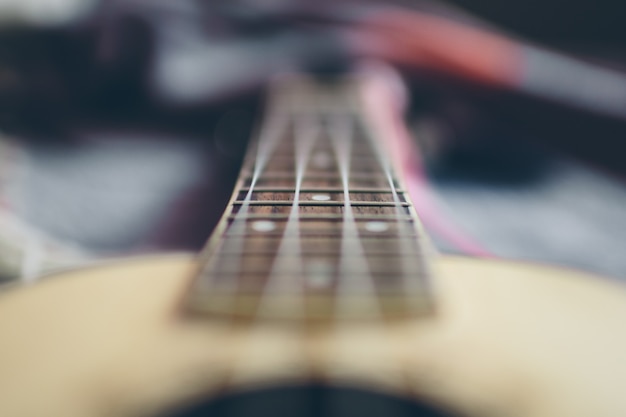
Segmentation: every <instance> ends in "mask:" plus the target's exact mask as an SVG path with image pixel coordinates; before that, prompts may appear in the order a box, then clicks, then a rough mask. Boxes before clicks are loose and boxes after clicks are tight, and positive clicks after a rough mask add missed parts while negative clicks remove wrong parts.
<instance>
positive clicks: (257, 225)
mask: <svg viewBox="0 0 626 417" xmlns="http://www.w3.org/2000/svg"><path fill="white" fill-rule="evenodd" d="M252 228H253V229H254V230H256V231H257V232H271V231H273V230H275V229H276V224H275V223H274V222H271V221H269V220H259V221H256V222H254V223H252Z"/></svg>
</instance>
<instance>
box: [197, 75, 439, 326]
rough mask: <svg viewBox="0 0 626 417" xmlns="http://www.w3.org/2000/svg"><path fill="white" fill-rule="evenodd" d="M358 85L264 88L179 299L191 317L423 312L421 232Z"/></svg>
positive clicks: (425, 294)
mask: <svg viewBox="0 0 626 417" xmlns="http://www.w3.org/2000/svg"><path fill="white" fill-rule="evenodd" d="M358 91H359V90H358V83H355V82H342V83H333V84H324V85H321V84H317V83H313V82H311V81H303V80H299V81H289V82H283V83H281V84H279V85H277V86H275V87H274V88H273V90H272V92H271V94H270V98H269V101H268V105H267V108H266V115H265V118H264V121H263V123H262V124H261V128H260V131H259V133H258V136H257V138H256V139H255V140H254V141H252V144H251V145H250V149H249V152H248V154H247V157H246V159H245V161H244V165H243V168H242V171H241V174H240V176H239V180H238V183H237V186H236V188H235V192H234V194H233V197H232V200H231V202H230V204H229V207H228V208H227V210H226V213H225V214H224V216H223V218H222V221H221V222H220V224H219V226H218V227H217V229H216V231H215V232H214V234H213V236H212V238H211V240H210V241H209V244H208V245H207V249H206V250H205V253H204V256H203V262H202V266H201V270H200V272H199V274H198V277H197V279H196V281H195V283H194V285H193V287H192V290H191V292H190V294H189V296H188V301H189V304H190V306H191V307H192V308H193V309H195V310H200V311H205V312H210V313H214V314H227V315H231V316H243V317H257V316H258V317H266V318H282V319H294V318H295V319H303V318H304V319H332V318H338V319H345V318H356V319H359V318H362V319H371V318H379V317H391V316H394V317H396V316H406V315H414V314H419V313H423V312H426V311H428V310H429V309H430V301H429V295H428V288H427V285H426V277H427V270H428V268H427V267H426V258H425V256H424V242H423V234H422V231H421V228H420V225H419V220H418V218H417V216H416V214H415V211H414V210H413V207H412V204H411V202H410V199H409V197H408V196H407V194H406V193H405V192H404V190H403V188H402V187H401V184H400V182H399V181H398V178H397V176H396V173H395V170H394V167H393V164H392V161H391V160H390V158H389V157H388V155H387V152H386V148H385V146H384V140H385V138H379V137H376V135H375V134H373V132H372V130H371V129H369V126H368V124H367V118H366V114H365V112H364V111H363V110H362V109H361V107H360V105H359V100H358Z"/></svg>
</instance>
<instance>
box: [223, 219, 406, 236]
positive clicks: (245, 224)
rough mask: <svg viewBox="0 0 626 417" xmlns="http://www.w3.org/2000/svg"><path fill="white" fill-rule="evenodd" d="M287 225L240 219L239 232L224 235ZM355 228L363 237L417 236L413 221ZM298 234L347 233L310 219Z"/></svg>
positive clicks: (340, 225)
mask: <svg viewBox="0 0 626 417" xmlns="http://www.w3.org/2000/svg"><path fill="white" fill-rule="evenodd" d="M287 224H288V221H287V219H284V220H275V221H267V220H254V219H250V220H244V219H239V224H238V225H239V227H237V228H236V229H237V230H235V229H234V228H233V229H229V230H227V231H226V232H224V235H225V236H226V235H229V236H230V235H234V234H237V235H241V234H244V233H263V234H272V233H283V232H284V231H285V230H287ZM355 226H356V231H357V232H358V233H359V234H360V235H362V236H366V235H371V236H373V237H383V236H386V235H392V236H396V235H398V234H400V233H401V234H403V235H408V234H413V235H417V234H416V233H415V228H414V225H413V222H412V221H405V222H401V221H381V220H376V221H359V222H355ZM298 232H299V233H301V234H307V235H308V234H312V233H325V232H333V233H337V234H339V233H345V231H344V230H343V222H341V221H334V220H319V219H308V220H307V221H302V222H298Z"/></svg>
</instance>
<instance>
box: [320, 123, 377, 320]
mask: <svg viewBox="0 0 626 417" xmlns="http://www.w3.org/2000/svg"><path fill="white" fill-rule="evenodd" d="M328 131H329V135H330V137H331V143H332V145H333V148H334V149H333V150H334V154H335V158H336V159H337V163H338V166H339V171H340V174H341V182H342V186H343V199H344V206H343V215H344V219H343V220H344V221H343V225H342V226H343V227H342V238H341V253H340V262H339V274H338V275H339V278H340V279H339V282H338V285H337V290H336V292H335V297H336V299H338V303H336V310H337V312H338V313H339V317H341V315H342V314H346V315H351V314H354V313H355V311H350V308H351V306H350V303H349V302H348V297H349V295H348V294H352V296H354V295H355V293H357V289H360V290H361V291H362V292H363V294H361V295H362V297H360V298H361V299H362V300H364V303H363V304H362V307H361V308H363V309H364V310H363V311H362V312H363V313H364V316H367V315H368V313H369V314H371V315H372V316H374V317H376V318H380V317H381V311H380V306H379V305H378V303H377V302H376V289H375V282H374V278H373V277H372V274H371V271H370V268H369V265H368V263H367V258H366V256H365V250H364V248H363V244H362V242H361V240H360V239H354V237H358V236H359V234H358V227H357V224H356V221H355V219H354V213H353V211H352V210H353V208H352V201H351V198H350V168H351V158H352V155H351V154H352V145H353V141H354V133H355V131H354V121H353V120H352V119H351V118H350V116H345V115H341V114H334V115H332V117H331V118H330V120H329V126H328ZM347 253H349V254H350V255H354V256H353V257H352V256H351V258H348V257H347V256H345V254H347ZM352 308H354V307H352ZM335 316H336V317H337V314H335Z"/></svg>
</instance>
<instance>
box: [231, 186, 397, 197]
mask: <svg viewBox="0 0 626 417" xmlns="http://www.w3.org/2000/svg"><path fill="white" fill-rule="evenodd" d="M251 190H253V191H254V192H256V193H287V194H293V193H295V192H296V190H295V189H294V188H292V187H254V189H251V188H250V187H240V188H239V195H241V194H242V193H243V194H246V193H248V191H251ZM300 192H301V193H303V194H306V193H329V194H338V193H343V188H337V187H316V188H311V187H309V188H302V189H300ZM396 192H397V193H398V194H402V193H404V191H403V190H402V189H396ZM391 193H392V191H391V190H390V189H389V188H350V194H391Z"/></svg>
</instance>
